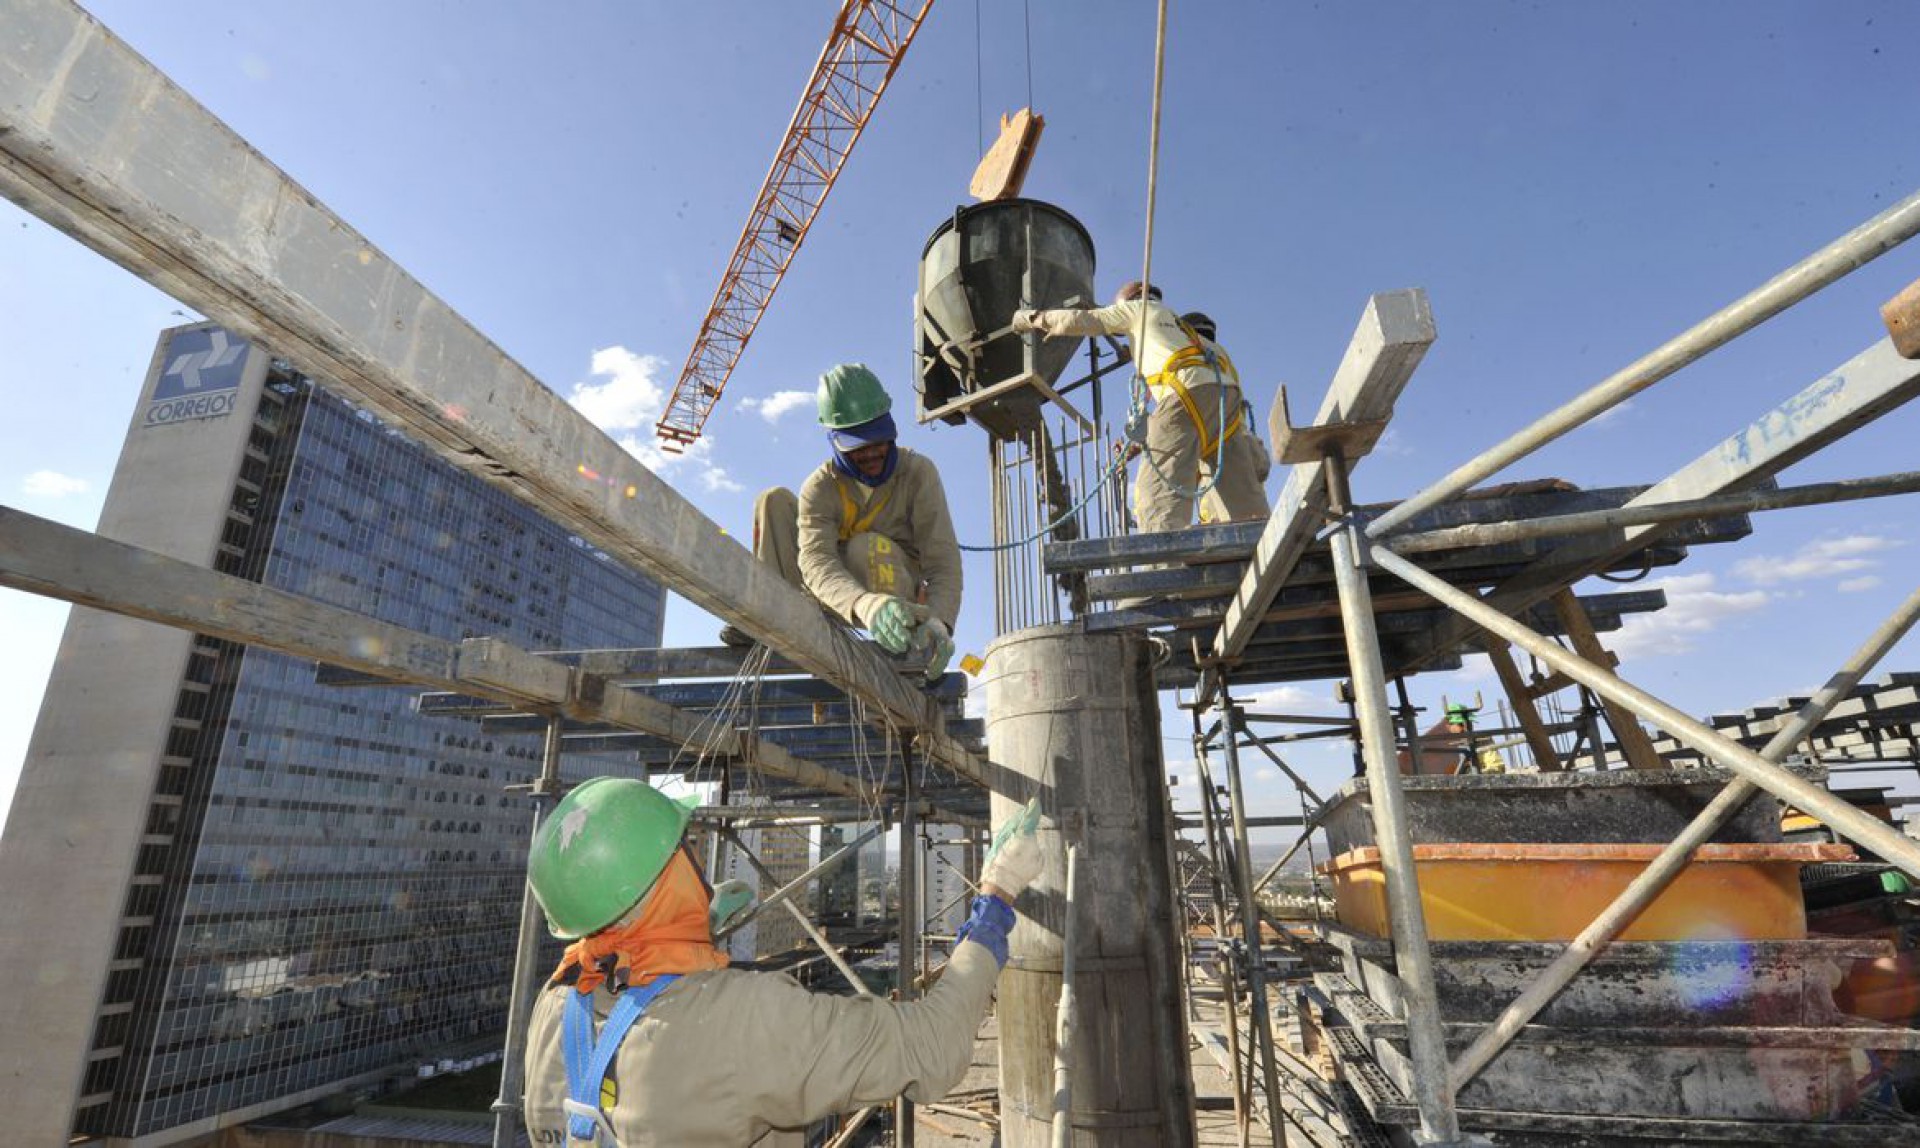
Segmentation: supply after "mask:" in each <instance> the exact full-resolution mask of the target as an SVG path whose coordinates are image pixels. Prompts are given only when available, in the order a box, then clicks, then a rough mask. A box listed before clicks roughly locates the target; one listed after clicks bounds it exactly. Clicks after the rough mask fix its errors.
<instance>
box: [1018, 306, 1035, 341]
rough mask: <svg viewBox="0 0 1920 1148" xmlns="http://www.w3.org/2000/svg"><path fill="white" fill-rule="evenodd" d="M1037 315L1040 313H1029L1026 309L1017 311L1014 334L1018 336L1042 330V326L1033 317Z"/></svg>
mask: <svg viewBox="0 0 1920 1148" xmlns="http://www.w3.org/2000/svg"><path fill="white" fill-rule="evenodd" d="M1037 314H1039V312H1037V311H1029V310H1027V309H1026V308H1025V307H1022V308H1020V310H1018V311H1015V312H1014V313H1013V324H1012V326H1013V333H1014V334H1016V335H1024V334H1026V333H1027V332H1028V331H1038V330H1040V329H1041V327H1040V324H1038V323H1036V322H1034V321H1033V317H1034V316H1035V315H1037Z"/></svg>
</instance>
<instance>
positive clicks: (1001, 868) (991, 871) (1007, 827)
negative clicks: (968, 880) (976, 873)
mask: <svg viewBox="0 0 1920 1148" xmlns="http://www.w3.org/2000/svg"><path fill="white" fill-rule="evenodd" d="M1039 827H1040V799H1039V798H1037V797H1036V798H1034V799H1032V800H1031V801H1029V802H1027V805H1026V808H1025V809H1022V810H1021V811H1020V812H1018V813H1016V814H1014V815H1013V816H1012V817H1009V818H1007V820H1006V822H1005V823H1004V824H1003V825H1001V826H1000V828H999V830H998V831H996V832H995V833H994V835H993V848H991V849H989V850H987V860H986V864H984V865H982V866H981V867H980V888H981V889H982V890H983V891H984V890H987V887H988V886H992V887H993V889H992V891H993V892H996V893H997V894H998V895H999V896H1001V897H1004V898H1005V899H1006V900H1008V901H1013V900H1016V899H1018V898H1019V896H1020V894H1021V893H1023V892H1025V891H1026V888H1027V886H1028V885H1031V884H1032V883H1033V879H1034V878H1035V877H1038V876H1039V875H1040V840H1039V838H1037V837H1035V836H1034V830H1035V829H1038V828H1039Z"/></svg>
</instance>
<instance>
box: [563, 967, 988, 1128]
mask: <svg viewBox="0 0 1920 1148" xmlns="http://www.w3.org/2000/svg"><path fill="white" fill-rule="evenodd" d="M999 974H1000V969H999V966H998V965H997V964H995V963H994V959H993V954H992V953H990V952H988V951H987V949H986V948H985V947H984V946H982V945H978V944H975V943H973V942H971V941H966V942H962V943H961V944H960V945H959V946H958V947H957V948H956V949H955V950H954V954H953V959H952V960H951V961H949V962H948V964H947V968H946V972H945V973H944V974H943V975H942V976H941V977H940V980H939V981H938V983H936V984H935V985H934V986H933V990H932V991H931V992H929V993H928V994H927V995H926V996H925V997H924V998H922V999H920V1000H917V1001H913V1002H910V1003H906V1004H895V1003H892V1002H889V1001H884V1000H879V999H877V998H874V997H841V996H829V995H827V994H824V993H812V992H808V991H807V990H806V989H803V988H801V987H800V985H799V983H798V982H796V981H795V980H794V979H793V978H792V977H789V976H787V975H786V974H784V973H756V972H747V971H745V970H742V969H720V970H716V971H713V972H704V973H692V974H689V975H687V976H684V977H682V978H681V979H680V980H679V981H678V982H677V983H676V984H674V985H673V986H671V987H670V988H668V989H667V990H666V991H664V992H662V993H661V994H660V995H659V996H658V997H657V998H655V999H654V1001H653V1003H652V1004H650V1005H649V1006H648V1007H647V1009H646V1011H645V1012H644V1013H642V1014H641V1016H640V1019H639V1020H638V1021H636V1022H635V1023H634V1026H633V1028H632V1029H630V1030H629V1031H628V1033H627V1039H626V1040H625V1042H623V1043H622V1044H621V1046H620V1052H619V1055H618V1056H617V1057H616V1058H615V1059H614V1063H613V1068H612V1069H611V1070H610V1071H609V1072H608V1079H609V1080H610V1081H611V1082H612V1092H613V1095H614V1099H613V1101H612V1102H611V1103H603V1104H602V1108H603V1110H604V1111H605V1112H606V1114H607V1120H608V1123H609V1125H610V1126H611V1127H612V1128H613V1131H614V1133H615V1135H617V1136H618V1137H619V1144H620V1148H656V1146H657V1148H742V1146H743V1145H748V1144H752V1143H753V1142H754V1141H756V1140H758V1139H759V1138H760V1137H761V1136H763V1135H765V1134H766V1133H767V1132H768V1130H769V1129H774V1128H800V1127H802V1126H804V1125H807V1124H810V1123H812V1122H814V1121H816V1120H819V1119H821V1118H823V1117H826V1116H831V1115H833V1114H834V1113H836V1112H852V1111H854V1110H856V1109H859V1108H864V1107H866V1106H868V1105H870V1104H884V1103H886V1102H888V1101H891V1100H892V1099H894V1098H895V1097H897V1096H899V1095H900V1094H901V1093H902V1092H904V1093H905V1094H906V1096H907V1098H908V1099H909V1100H913V1101H930V1100H938V1099H940V1097H942V1096H945V1095H946V1094H947V1093H948V1092H949V1091H951V1090H952V1089H953V1086H954V1085H956V1084H958V1083H959V1082H960V1078H961V1077H962V1076H964V1075H965V1074H966V1071H967V1066H968V1065H969V1064H970V1063H971V1062H972V1057H973V1038H974V1034H975V1033H976V1032H977V1031H978V1030H979V1028H980V1021H981V1018H983V1017H985V1016H986V1013H987V1004H988V1002H989V1001H990V1000H991V999H992V997H993V985H994V981H995V980H996V979H997V978H998V976H999ZM573 991H574V990H573V989H572V988H571V987H569V986H565V985H561V986H556V987H553V988H549V989H547V990H546V991H545V992H543V993H541V994H540V997H539V999H538V1000H536V1001H535V1002H534V1006H533V1020H532V1023H531V1025H530V1027H529V1029H528V1036H527V1096H526V1119H527V1135H528V1138H529V1139H530V1140H532V1142H533V1144H534V1145H535V1148H542V1146H547V1145H552V1146H560V1145H565V1144H566V1143H567V1135H566V1130H567V1118H566V1112H565V1110H564V1108H563V1107H562V1103H563V1102H564V1101H565V1100H566V1098H567V1067H566V1060H565V1054H564V1053H563V1052H562V1051H561V1040H562V1034H563V1032H564V1017H565V1006H566V997H567V994H569V993H571V992H573ZM614 999H615V998H614V996H613V995H612V994H611V993H609V992H608V991H607V990H606V989H605V988H604V987H602V988H601V989H599V990H598V991H596V992H595V994H594V1010H595V1012H596V1013H597V1014H598V1016H599V1018H600V1019H601V1020H605V1019H606V1015H607V1013H608V1011H609V1010H610V1009H611V1008H612V1007H613V1001H614ZM607 1092H608V1088H607V1086H604V1085H603V1086H602V1093H601V1094H602V1097H603V1099H604V1098H605V1097H606V1095H607ZM603 1148H611V1146H603Z"/></svg>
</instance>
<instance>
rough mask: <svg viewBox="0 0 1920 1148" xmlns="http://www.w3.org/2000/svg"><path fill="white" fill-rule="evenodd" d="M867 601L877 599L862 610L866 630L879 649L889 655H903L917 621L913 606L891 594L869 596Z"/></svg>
mask: <svg viewBox="0 0 1920 1148" xmlns="http://www.w3.org/2000/svg"><path fill="white" fill-rule="evenodd" d="M868 597H869V599H876V598H877V599H879V601H878V602H877V603H875V604H874V605H872V606H869V607H867V608H866V609H865V610H863V611H862V612H861V613H862V616H863V617H864V618H865V619H866V623H867V630H868V632H869V633H871V634H872V635H873V640H874V641H876V642H878V643H880V648H881V649H883V650H885V651H886V652H887V653H889V654H904V653H906V652H907V647H908V646H909V645H910V644H912V642H913V628H914V626H915V625H916V624H917V623H918V621H919V619H917V618H915V617H914V613H913V606H912V605H911V604H909V603H908V602H907V600H906V599H905V598H898V597H895V596H894V595H892V594H871V595H868Z"/></svg>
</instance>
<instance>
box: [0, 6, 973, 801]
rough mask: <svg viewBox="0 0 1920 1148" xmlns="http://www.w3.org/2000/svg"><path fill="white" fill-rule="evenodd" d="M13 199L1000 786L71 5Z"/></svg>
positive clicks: (19, 76)
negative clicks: (875, 707) (874, 707)
mask: <svg viewBox="0 0 1920 1148" xmlns="http://www.w3.org/2000/svg"><path fill="white" fill-rule="evenodd" d="M0 25H4V26H5V27H6V29H7V48H6V51H5V52H4V53H0V192H4V194H5V195H6V196H7V197H8V198H9V199H12V200H13V201H14V202H15V203H18V204H19V205H21V206H22V207H24V208H25V209H27V210H28V211H30V212H32V213H34V214H35V215H37V216H39V217H40V218H42V219H44V220H46V221H47V222H48V223H50V224H52V225H53V226H55V227H58V228H60V229H61V230H63V231H65V232H67V233H68V234H69V235H72V236H73V237H74V238H76V239H78V240H79V241H80V242H82V243H85V244H86V245H87V246H89V247H92V248H93V249H94V250H96V251H98V252H100V253H101V254H102V255H105V256H106V257H107V258H109V259H112V260H113V261H114V262H116V263H119V264H120V265H121V266H123V267H126V268H127V269H128V270H130V271H132V272H133V273H134V274H136V275H139V276H141V277H142V278H144V279H146V280H147V281H148V282H150V283H152V284H153V285H154V286H155V287H157V288H159V289H160V290H162V291H165V292H166V293H167V294H169V295H172V296H173V297H174V298H176V299H179V300H181V301H182V302H185V303H187V304H189V305H191V306H193V307H194V308H196V309H198V310H199V311H201V312H202V313H204V314H206V315H207V316H209V317H211V318H214V319H216V320H218V321H219V322H221V323H222V324H224V325H226V326H228V327H230V328H232V329H233V330H235V331H238V332H240V333H242V334H245V335H247V336H248V337H249V338H254V339H258V340H259V341H260V342H261V343H263V344H264V345H266V346H268V347H271V348H272V349H273V351H274V353H275V354H278V355H284V356H285V357H286V358H288V359H289V360H291V361H292V362H294V363H296V364H298V365H299V366H300V367H301V369H302V370H304V371H305V372H306V373H308V374H311V375H314V376H317V377H319V378H323V379H325V380H327V382H328V384H329V385H331V386H336V387H338V388H339V389H341V390H343V391H345V392H347V393H348V394H350V395H352V396H353V398H354V399H355V400H356V401H358V402H360V403H363V404H365V405H367V406H368V407H370V408H372V409H373V410H374V411H376V412H377V413H378V414H380V415H381V416H382V417H383V418H385V419H387V420H389V421H390V422H393V423H394V424H396V425H398V426H401V427H404V428H406V430H407V431H408V432H409V433H411V434H412V435H413V436H414V437H416V438H418V439H420V440H421V441H423V442H424V443H426V444H427V445H429V446H430V447H432V448H433V449H435V450H437V451H439V453H441V454H442V455H443V456H445V457H447V458H448V459H450V460H452V461H454V462H455V463H457V464H459V465H462V466H464V467H466V468H467V469H469V470H471V471H473V472H474V473H475V474H478V475H480V476H481V477H483V478H485V479H486V480H487V481H489V482H491V483H493V484H494V485H496V486H499V487H501V488H502V489H505V490H507V491H509V492H511V493H512V494H513V495H514V496H515V497H517V498H519V499H521V500H522V501H524V502H526V503H528V504H530V505H532V506H534V507H536V508H537V509H538V510H539V511H540V512H541V513H543V514H546V515H548V516H549V517H551V518H553V519H554V520H555V521H558V522H562V523H565V524H566V525H567V526H568V527H569V528H570V529H572V530H575V531H577V532H578V533H579V534H580V535H581V536H582V537H583V538H586V539H588V540H590V541H592V542H593V543H594V544H595V545H597V546H599V547H601V548H602V549H604V550H606V551H607V552H608V553H610V554H612V555H614V556H616V557H618V558H619V559H621V560H622V561H624V562H627V563H629V564H630V565H632V566H634V567H635V568H637V569H640V570H643V571H645V572H646V573H648V574H650V575H652V576H653V577H654V578H656V579H658V580H659V581H661V582H662V583H664V584H665V585H667V586H668V587H670V588H672V589H673V590H675V591H676V592H678V593H679V594H681V595H682V596H684V597H686V598H687V599H689V600H690V601H692V602H693V603H694V604H695V605H698V606H700V607H703V608H704V609H707V610H709V611H711V612H713V613H714V614H716V615H718V616H719V617H721V618H722V619H724V620H726V621H728V622H731V623H733V624H734V625H736V626H738V627H739V628H741V629H742V630H744V631H746V632H747V633H748V634H751V635H753V636H754V637H755V638H758V639H760V640H762V641H764V642H766V643H767V644H768V645H770V646H772V647H773V648H774V649H775V650H777V651H779V652H780V653H782V654H785V655H787V656H788V657H790V658H791V659H792V660H793V661H794V662H795V663H796V664H798V665H800V666H801V667H803V668H804V669H806V670H807V671H808V672H810V673H812V674H815V675H816V676H818V677H821V678H824V679H826V680H828V681H831V682H833V683H834V684H836V685H839V686H841V687H843V688H845V689H846V690H848V692H850V693H854V694H857V695H859V696H861V697H863V698H865V699H867V700H868V701H870V702H873V703H874V704H875V705H878V706H879V707H880V708H882V709H884V710H885V711H887V713H888V714H889V715H891V716H892V717H893V718H894V720H895V721H896V722H898V723H899V724H900V725H901V726H902V727H904V728H906V729H909V730H913V731H917V732H919V733H920V735H921V738H920V741H921V744H922V747H923V749H924V751H925V752H926V753H928V754H929V755H930V756H931V757H933V758H934V759H935V760H936V761H938V762H940V763H941V764H944V765H946V766H947V767H949V768H951V769H953V770H954V771H955V772H957V773H960V774H961V775H963V776H966V777H968V778H970V779H972V780H975V781H978V782H982V783H984V781H985V779H986V777H987V771H986V767H985V763H984V762H983V761H981V760H980V759H979V758H978V757H977V756H976V755H974V754H972V753H969V752H967V751H966V750H965V749H964V748H963V747H961V746H960V745H959V744H958V743H957V742H955V741H954V740H953V739H952V738H950V737H947V736H946V735H945V734H944V732H943V731H942V721H941V717H940V713H939V710H938V708H937V707H936V706H935V705H934V704H933V702H932V701H931V700H930V699H928V698H926V697H924V696H922V695H921V694H920V693H919V691H918V690H916V689H915V688H914V687H913V685H912V684H911V683H909V682H905V681H902V680H901V679H900V675H899V673H898V672H897V671H896V670H895V669H894V667H893V666H891V665H890V664H888V663H886V662H885V661H884V660H883V659H881V658H880V657H879V656H878V655H876V654H875V653H874V652H873V651H871V650H868V649H865V648H863V646H862V644H861V643H859V642H856V641H854V640H853V639H851V638H849V637H847V636H846V635H845V634H843V633H842V632H841V631H840V630H839V628H838V627H836V626H834V625H832V624H831V623H829V622H828V621H827V619H826V618H825V617H824V616H823V615H822V614H821V611H820V608H819V607H818V606H817V605H816V604H815V603H814V602H813V601H812V599H810V598H808V597H807V596H806V595H804V594H802V593H800V592H799V591H798V590H795V589H794V588H793V587H791V586H789V585H787V583H786V582H785V581H784V580H782V579H781V578H780V576H779V575H778V574H777V573H775V572H773V571H772V570H770V569H769V568H768V567H765V566H763V565H761V564H760V563H758V562H756V561H754V560H753V557H752V555H750V554H749V553H748V552H747V550H746V549H745V548H744V547H742V546H741V545H740V544H739V543H738V542H736V541H734V540H733V539H731V538H729V537H727V536H726V535H725V534H723V533H722V532H721V530H720V528H719V526H718V525H717V524H716V523H714V522H713V521H712V520H711V519H709V518H707V517H706V516H705V515H703V514H701V513H700V511H699V510H698V509H696V508H695V507H694V506H693V505H692V504H691V503H689V502H688V501H686V500H685V499H684V498H682V497H681V496H680V495H679V494H678V493H676V492H675V491H674V490H673V489H672V488H671V487H669V486H668V485H667V484H666V483H665V482H663V481H662V480H660V479H659V478H657V477H655V476H654V474H653V472H652V471H650V470H648V469H647V468H646V467H645V466H643V465H641V463H640V462H639V460H637V459H635V458H634V457H633V456H632V455H631V454H628V453H627V451H626V450H625V449H624V448H623V447H621V446H620V445H619V444H618V443H617V442H615V441H614V440H613V439H612V438H610V437H608V436H607V435H606V434H604V433H603V432H601V431H600V430H599V429H598V428H596V427H594V426H593V424H591V423H590V422H588V421H587V420H586V419H585V418H584V417H583V416H581V415H580V414H579V413H578V412H576V411H575V410H574V409H573V408H572V407H570V406H568V405H567V403H566V401H565V400H563V399H562V398H561V397H560V396H559V395H558V394H556V393H555V392H554V391H552V390H550V389H548V388H547V387H546V386H545V385H543V384H542V383H541V382H540V380H538V379H536V378H534V377H533V375H531V374H530V373H528V371H527V370H526V368H524V367H522V366H521V365H520V364H519V363H516V362H515V361H513V360H512V359H510V358H508V357H507V356H506V354H505V353H503V352H502V351H501V350H500V348H499V347H498V346H496V345H495V344H494V343H493V342H492V341H491V340H490V339H488V338H487V337H486V336H485V335H482V334H481V333H480V332H479V331H477V330H475V329H474V327H473V326H472V325H471V324H469V323H468V322H467V321H466V320H465V319H463V318H462V317H461V316H460V315H458V314H457V313H455V312H454V311H453V309H452V308H450V307H448V306H447V305H446V304H445V303H444V302H442V301H441V300H440V299H438V298H437V297H435V296H434V295H433V294H432V293H430V292H429V291H428V290H427V289H426V288H425V287H424V286H422V285H421V284H420V282H419V281H418V280H416V279H415V278H414V277H413V276H412V275H410V274H408V273H407V271H406V270H405V269H404V268H402V267H400V266H399V265H398V264H396V263H395V262H393V260H391V259H389V258H388V257H387V256H386V255H385V254H384V253H383V252H381V251H380V250H379V249H378V248H376V247H375V246H374V245H373V244H371V243H369V242H368V241H367V239H366V238H365V237H364V236H362V235H360V234H359V233H358V232H357V231H355V230H354V229H353V228H352V227H350V226H349V225H348V224H347V223H346V222H345V221H344V220H342V219H341V218H340V217H339V216H337V215H335V214H334V213H333V212H332V211H330V210H328V209H327V207H326V206H325V205H323V204H322V203H320V202H319V201H318V200H317V199H315V198H314V197H313V195H312V194H311V193H309V192H308V191H307V190H306V189H305V188H303V187H301V186H300V185H299V184H297V183H295V182H294V181H293V180H292V179H289V178H288V177H287V175H286V174H285V173H284V172H282V171H281V170H280V169H279V168H277V167H275V166H274V165H273V164H272V163H270V162H268V161H267V159H266V158H265V157H264V156H262V155H261V154H260V153H259V152H257V151H255V150H254V149H253V148H252V147H250V146H249V145H248V144H247V142H246V141H245V140H243V139H241V138H240V137H239V136H238V135H236V134H234V133H233V131H231V130H230V129H229V128H227V127H226V125H224V124H222V123H221V122H220V121H219V120H218V119H217V118H215V117H214V116H213V115H212V114H211V113H210V112H208V111H207V110H206V109H205V108H204V107H201V106H200V105H199V104H198V103H196V102H195V101H194V100H193V99H192V98H190V97H189V96H188V95H187V94H186V93H185V92H183V91H181V90H180V89H179V88H178V87H176V86H175V85H174V84H172V83H171V82H169V81H168V80H167V78H166V77H165V76H164V75H162V74H161V72H160V71H159V70H158V69H157V68H155V67H154V66H153V65H152V64H150V63H148V62H147V61H146V60H144V59H142V58H141V57H140V56H139V55H138V54H137V53H135V52H134V51H133V50H132V49H131V48H129V47H128V46H127V45H126V44H125V43H124V42H122V41H121V40H120V39H119V38H118V37H116V36H114V35H113V34H112V33H110V32H108V31H107V30H106V29H105V28H103V27H102V26H101V25H100V23H99V21H97V20H95V19H93V18H92V17H90V16H88V15H87V14H86V13H85V12H83V11H81V10H80V9H79V8H78V7H76V6H75V5H73V4H71V3H68V2H66V0H0Z"/></svg>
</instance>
